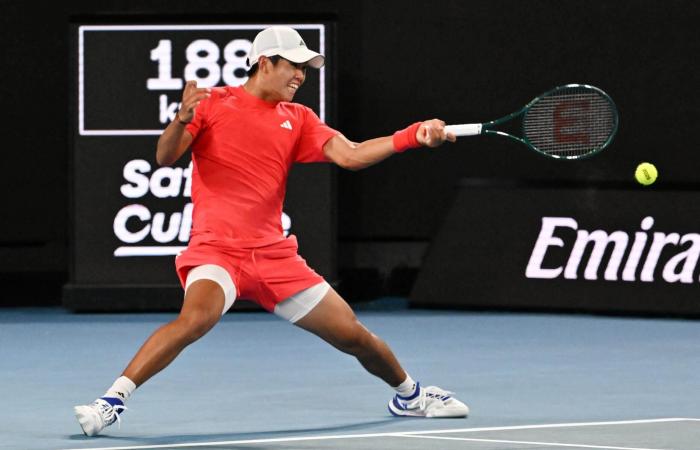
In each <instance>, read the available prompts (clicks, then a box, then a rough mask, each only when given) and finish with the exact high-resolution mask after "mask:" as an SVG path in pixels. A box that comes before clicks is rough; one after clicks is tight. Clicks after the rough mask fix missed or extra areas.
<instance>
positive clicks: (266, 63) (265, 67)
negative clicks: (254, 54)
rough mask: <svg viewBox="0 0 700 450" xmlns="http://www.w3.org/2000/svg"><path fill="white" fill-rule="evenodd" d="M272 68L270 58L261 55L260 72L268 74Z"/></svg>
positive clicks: (259, 61)
mask: <svg viewBox="0 0 700 450" xmlns="http://www.w3.org/2000/svg"><path fill="white" fill-rule="evenodd" d="M271 67H272V61H270V58H268V57H267V56H263V55H260V58H258V68H259V69H258V70H260V71H263V72H265V73H267V72H269V70H270V68H271Z"/></svg>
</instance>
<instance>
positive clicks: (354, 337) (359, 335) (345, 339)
mask: <svg viewBox="0 0 700 450" xmlns="http://www.w3.org/2000/svg"><path fill="white" fill-rule="evenodd" d="M373 339H374V335H372V333H370V332H369V331H368V330H367V328H365V327H364V326H362V324H361V323H360V322H358V321H357V320H355V321H353V323H352V324H351V325H350V326H347V327H344V328H343V329H341V330H339V332H338V334H337V336H336V342H335V345H336V347H338V348H339V349H340V350H342V351H343V352H345V353H349V354H351V355H358V354H361V353H363V352H364V351H365V350H366V349H367V348H368V346H370V345H371V344H372V340H373Z"/></svg>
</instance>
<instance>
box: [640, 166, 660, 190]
mask: <svg viewBox="0 0 700 450" xmlns="http://www.w3.org/2000/svg"><path fill="white" fill-rule="evenodd" d="M658 175H659V172H658V171H657V170H656V166H655V165H653V164H652V163H648V162H643V163H641V164H640V165H638V166H637V170H635V171H634V178H636V179H637V181H638V182H639V184H642V185H644V186H649V185H650V184H652V183H653V182H654V181H656V177H657V176H658Z"/></svg>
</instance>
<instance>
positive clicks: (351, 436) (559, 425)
mask: <svg viewBox="0 0 700 450" xmlns="http://www.w3.org/2000/svg"><path fill="white" fill-rule="evenodd" d="M689 420H700V419H684V418H666V419H643V420H620V421H612V422H574V423H554V424H544V425H517V426H509V427H483V428H459V429H448V430H424V431H405V432H393V433H368V434H340V435H330V436H302V437H286V438H268V439H246V440H239V441H217V442H194V443H186V444H162V445H161V444H158V445H133V446H127V447H82V448H72V449H65V450H143V449H151V448H188V447H205V446H208V445H212V446H217V445H241V444H266V443H273V442H300V441H327V440H334V439H359V438H373V437H405V436H419V435H423V434H445V433H475V432H478V431H508V430H534V429H541V428H562V427H591V426H604V425H634V424H643V423H664V422H684V421H689Z"/></svg>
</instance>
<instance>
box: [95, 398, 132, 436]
mask: <svg viewBox="0 0 700 450" xmlns="http://www.w3.org/2000/svg"><path fill="white" fill-rule="evenodd" d="M95 404H96V405H97V407H98V409H99V411H100V415H101V416H102V418H103V420H104V421H105V424H106V425H111V424H113V423H114V420H115V417H116V421H117V428H119V429H120V430H121V428H122V419H121V418H120V417H119V414H121V413H122V412H124V411H126V410H127V409H128V408H127V407H126V406H124V405H114V406H112V405H110V404H109V403H107V402H106V401H104V400H101V401H100V400H95Z"/></svg>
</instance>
